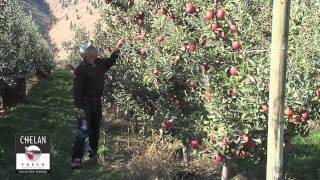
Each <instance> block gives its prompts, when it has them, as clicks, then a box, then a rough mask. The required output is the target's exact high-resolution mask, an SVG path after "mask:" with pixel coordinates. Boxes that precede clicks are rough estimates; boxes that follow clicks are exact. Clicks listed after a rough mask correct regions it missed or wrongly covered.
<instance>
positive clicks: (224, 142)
mask: <svg viewBox="0 0 320 180" xmlns="http://www.w3.org/2000/svg"><path fill="white" fill-rule="evenodd" d="M228 143H229V138H228V137H227V136H225V137H223V139H222V144H223V145H227V144H228Z"/></svg>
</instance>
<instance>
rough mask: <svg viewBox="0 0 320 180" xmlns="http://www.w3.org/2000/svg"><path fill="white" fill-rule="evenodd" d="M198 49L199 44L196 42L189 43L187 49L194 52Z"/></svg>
mask: <svg viewBox="0 0 320 180" xmlns="http://www.w3.org/2000/svg"><path fill="white" fill-rule="evenodd" d="M196 49H197V46H196V44H194V43H191V42H190V43H189V44H188V45H187V50H188V51H189V52H194V51H195V50H196Z"/></svg>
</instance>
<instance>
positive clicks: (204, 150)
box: [203, 145, 209, 153]
mask: <svg viewBox="0 0 320 180" xmlns="http://www.w3.org/2000/svg"><path fill="white" fill-rule="evenodd" d="M203 152H204V153H209V148H208V146H207V145H205V146H203Z"/></svg>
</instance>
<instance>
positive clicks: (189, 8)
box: [186, 3, 196, 13]
mask: <svg viewBox="0 0 320 180" xmlns="http://www.w3.org/2000/svg"><path fill="white" fill-rule="evenodd" d="M195 10H196V8H195V7H194V5H193V4H191V3H188V4H187V5H186V12H187V13H194V12H195Z"/></svg>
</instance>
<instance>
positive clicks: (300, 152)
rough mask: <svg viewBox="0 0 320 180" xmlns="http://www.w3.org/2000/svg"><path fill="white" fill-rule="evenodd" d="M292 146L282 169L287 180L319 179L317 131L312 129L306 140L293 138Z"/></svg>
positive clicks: (319, 144)
mask: <svg viewBox="0 0 320 180" xmlns="http://www.w3.org/2000/svg"><path fill="white" fill-rule="evenodd" d="M292 144H293V145H292V151H291V152H290V153H289V154H287V155H285V158H284V168H285V171H286V174H287V176H288V179H299V180H316V179H320V131H319V129H313V130H312V131H311V132H310V135H309V136H308V137H306V138H303V137H301V136H297V137H295V138H294V139H293V141H292Z"/></svg>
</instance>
